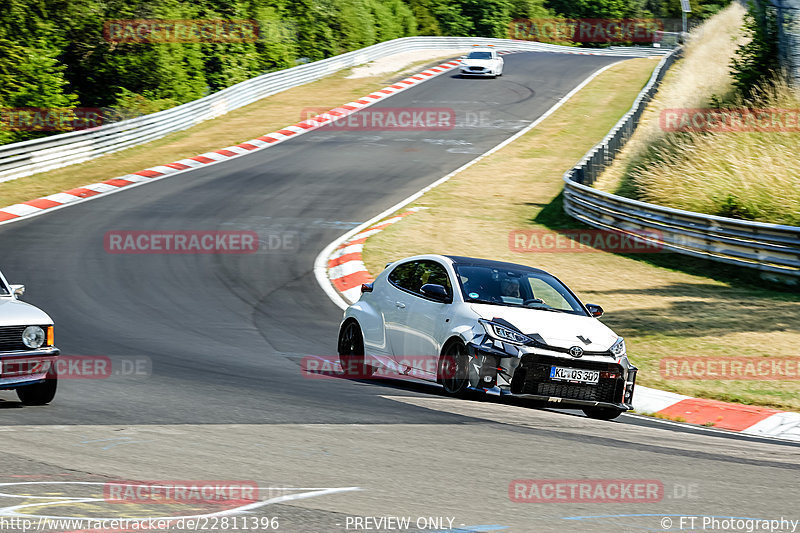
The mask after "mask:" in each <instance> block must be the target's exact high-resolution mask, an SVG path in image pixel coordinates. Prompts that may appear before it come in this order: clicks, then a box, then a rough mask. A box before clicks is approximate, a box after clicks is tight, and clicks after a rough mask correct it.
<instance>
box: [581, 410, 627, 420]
mask: <svg viewBox="0 0 800 533" xmlns="http://www.w3.org/2000/svg"><path fill="white" fill-rule="evenodd" d="M622 413H624V411H623V410H622V409H614V408H613V407H584V408H583V414H585V415H586V416H588V417H589V418H594V419H595V420H614V419H615V418H617V417H618V416H619V415H621V414H622Z"/></svg>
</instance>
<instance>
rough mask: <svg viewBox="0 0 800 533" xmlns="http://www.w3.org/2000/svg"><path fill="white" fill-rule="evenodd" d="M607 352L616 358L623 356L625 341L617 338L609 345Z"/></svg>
mask: <svg viewBox="0 0 800 533" xmlns="http://www.w3.org/2000/svg"><path fill="white" fill-rule="evenodd" d="M609 351H610V352H611V353H613V354H614V355H616V356H617V357H621V356H623V355H625V339H623V338H622V337H617V341H616V342H615V343H614V344H612V345H611V348H609Z"/></svg>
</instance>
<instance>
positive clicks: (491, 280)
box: [455, 265, 586, 315]
mask: <svg viewBox="0 0 800 533" xmlns="http://www.w3.org/2000/svg"><path fill="white" fill-rule="evenodd" d="M455 269H456V273H457V274H458V280H459V282H460V284H461V291H462V293H463V295H464V300H465V301H467V302H476V303H487V304H493V305H508V306H514V307H526V308H530V309H543V310H548V311H560V312H565V313H571V314H577V315H586V311H585V310H584V309H583V306H582V305H581V304H580V302H579V301H578V300H577V299H576V298H575V296H573V294H572V293H571V292H570V291H569V289H567V288H566V287H565V286H564V284H563V283H561V282H560V281H558V280H557V279H556V278H554V277H553V276H551V275H549V274H547V273H545V272H538V271H526V270H521V269H520V270H515V269H509V268H507V267H505V266H503V267H492V266H482V265H456V266H455Z"/></svg>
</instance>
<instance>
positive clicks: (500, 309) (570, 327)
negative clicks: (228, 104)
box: [471, 304, 617, 352]
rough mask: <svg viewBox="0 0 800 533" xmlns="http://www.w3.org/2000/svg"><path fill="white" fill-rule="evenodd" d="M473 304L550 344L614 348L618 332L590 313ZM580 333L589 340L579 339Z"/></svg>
mask: <svg viewBox="0 0 800 533" xmlns="http://www.w3.org/2000/svg"><path fill="white" fill-rule="evenodd" d="M471 306H472V309H473V310H474V311H475V312H476V313H478V315H480V317H481V318H485V319H487V320H491V319H493V318H502V319H504V320H507V321H508V322H510V323H511V324H513V325H514V326H515V327H517V328H518V329H519V330H520V331H521V332H522V333H525V334H528V335H532V334H534V333H538V334H539V335H540V336H541V337H542V338H543V339H544V341H545V342H546V343H547V344H549V345H551V346H558V347H561V348H571V347H573V346H580V347H581V348H583V349H584V350H586V351H590V352H601V351H605V350H608V349H609V348H611V345H612V344H614V342H615V341H616V340H617V334H616V333H614V332H613V331H612V330H611V328H609V327H608V326H606V325H605V324H603V323H602V322H600V321H599V320H597V319H596V318H594V317H590V316H579V315H571V314H568V313H557V312H553V311H542V310H538V309H523V308H521V307H508V306H504V305H489V304H471ZM578 336H581V337H583V338H584V339H586V340H587V341H589V343H588V344H587V343H586V342H584V341H583V340H581V339H579V338H578Z"/></svg>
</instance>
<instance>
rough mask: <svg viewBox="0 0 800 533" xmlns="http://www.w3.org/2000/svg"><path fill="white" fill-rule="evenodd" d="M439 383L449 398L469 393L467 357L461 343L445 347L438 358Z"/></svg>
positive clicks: (465, 348)
mask: <svg viewBox="0 0 800 533" xmlns="http://www.w3.org/2000/svg"><path fill="white" fill-rule="evenodd" d="M438 377H439V382H440V383H441V384H442V386H443V387H444V391H445V392H446V393H447V394H449V395H451V396H466V395H467V393H468V392H469V355H468V354H467V347H466V346H465V345H464V343H463V342H461V341H453V342H451V343H450V344H448V345H447V348H445V350H444V353H442V355H441V356H440V357H439V376H438Z"/></svg>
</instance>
